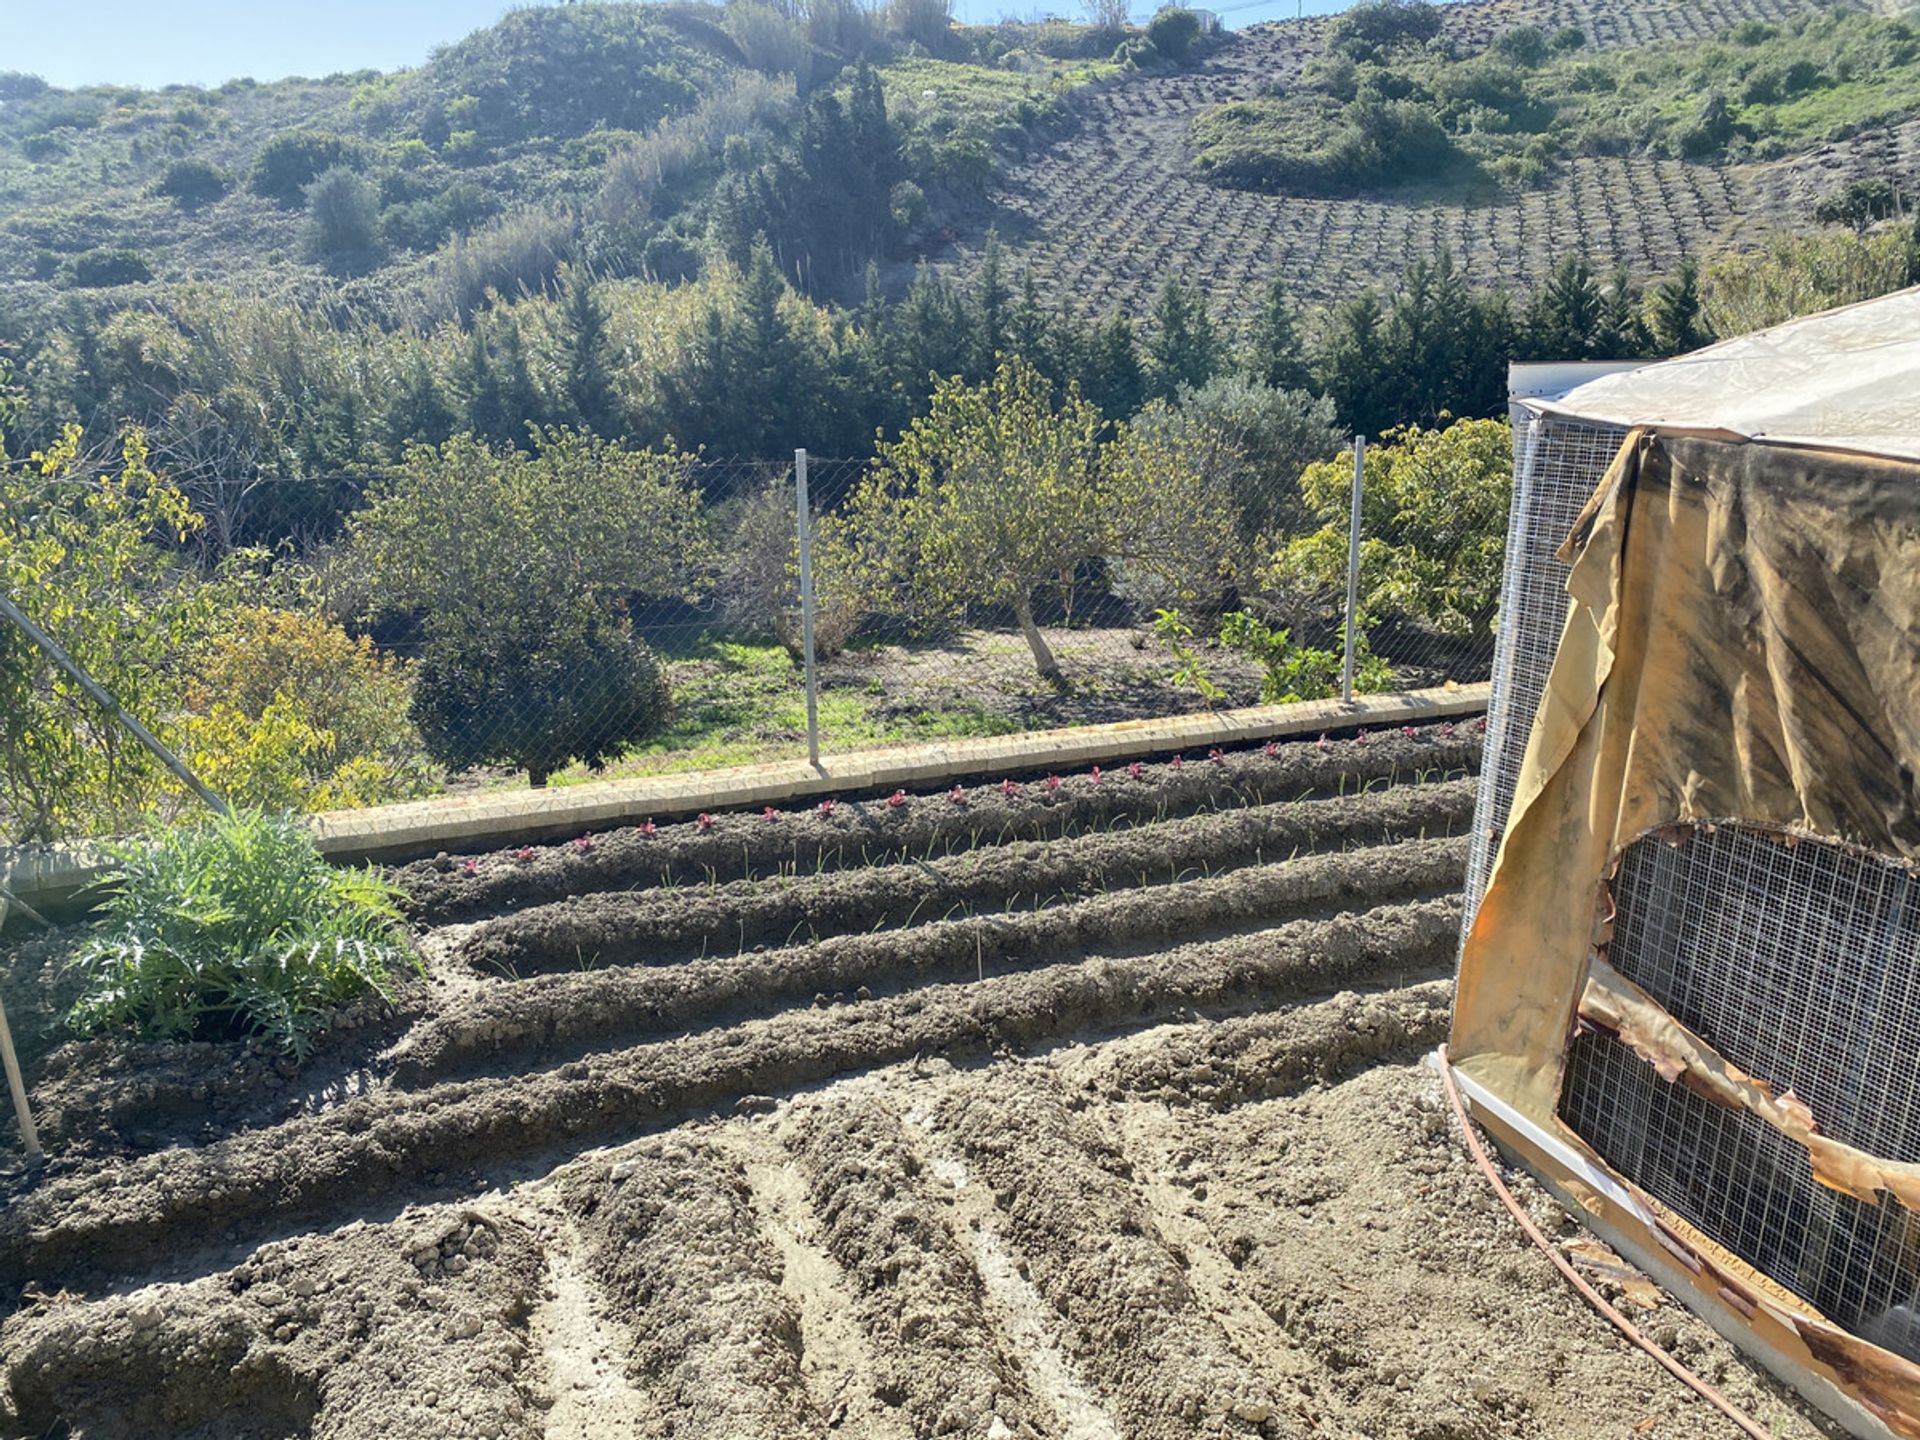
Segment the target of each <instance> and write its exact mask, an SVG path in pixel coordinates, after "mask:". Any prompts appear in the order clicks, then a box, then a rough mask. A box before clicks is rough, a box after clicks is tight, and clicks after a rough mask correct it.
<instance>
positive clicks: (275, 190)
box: [247, 130, 354, 207]
mask: <svg viewBox="0 0 1920 1440" xmlns="http://www.w3.org/2000/svg"><path fill="white" fill-rule="evenodd" d="M353 158H354V157H353V152H352V150H351V149H350V148H349V147H348V145H347V142H346V141H345V140H342V139H341V138H340V137H339V136H338V135H334V134H331V133H329V132H327V131H323V130H289V131H287V132H286V133H285V134H281V135H276V136H274V137H273V139H271V140H269V141H268V142H267V143H266V144H265V145H264V146H263V147H262V148H261V151H260V154H259V156H258V157H257V158H256V159H255V160H254V162H253V170H252V173H250V174H249V175H248V176H247V188H248V189H250V190H252V191H253V193H254V194H256V195H264V196H265V197H266V198H267V199H269V200H273V201H277V202H278V203H280V204H282V205H286V206H289V207H291V206H294V205H298V204H299V203H300V202H301V200H302V198H304V196H305V195H306V190H307V186H309V185H311V184H312V183H313V182H314V181H315V180H316V179H318V178H319V177H320V176H321V175H323V174H325V173H326V172H327V171H329V170H331V169H333V168H334V167H335V166H337V165H346V164H349V163H351V162H352V160H353Z"/></svg>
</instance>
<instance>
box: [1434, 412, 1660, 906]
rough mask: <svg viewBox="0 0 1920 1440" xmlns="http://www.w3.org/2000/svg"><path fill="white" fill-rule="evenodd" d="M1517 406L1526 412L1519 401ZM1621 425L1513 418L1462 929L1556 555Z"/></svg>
mask: <svg viewBox="0 0 1920 1440" xmlns="http://www.w3.org/2000/svg"><path fill="white" fill-rule="evenodd" d="M1520 413H1521V414H1527V413H1528V412H1526V411H1524V410H1522V411H1521V412H1520ZM1626 435H1627V432H1626V431H1625V430H1624V429H1623V428H1621V427H1618V426H1612V425H1595V424H1592V423H1590V422H1586V421H1580V420H1572V419H1567V418H1565V417H1562V416H1558V415H1540V416H1537V417H1534V418H1532V419H1531V420H1530V422H1528V423H1524V424H1516V425H1515V427H1514V432H1513V446H1514V466H1513V475H1514V482H1513V501H1512V504H1511V506H1510V507H1509V510H1508V520H1507V538H1506V548H1505V556H1504V570H1503V574H1502V580H1501V598H1500V625H1499V633H1498V635H1497V636H1496V638H1495V642H1494V647H1493V666H1492V678H1493V696H1492V700H1491V702H1490V704H1489V706H1488V710H1487V742H1486V751H1485V755H1484V758H1483V760H1482V762H1481V771H1480V792H1479V798H1478V801H1477V802H1476V808H1475V812H1474V827H1473V842H1472V845H1471V847H1470V849H1469V851H1468V856H1467V893H1466V913H1465V916H1464V918H1463V923H1462V926H1461V933H1462V935H1463V936H1464V935H1465V933H1466V931H1467V930H1469V929H1471V928H1472V925H1473V916H1474V912H1475V911H1476V910H1477V909H1478V908H1479V905H1480V897H1481V896H1482V895H1483V894H1484V893H1485V891H1486V885H1487V877H1488V874H1489V872H1490V871H1491V870H1492V868H1493V858H1494V855H1495V854H1496V853H1497V852H1498V851H1499V848H1500V837H1501V835H1502V834H1503V833H1504V832H1505V829H1506V823H1507V813H1508V811H1509V810H1511V809H1512V808H1513V796H1514V789H1515V786H1516V784H1517V783H1518V781H1519V778H1520V762H1521V760H1522V759H1523V758H1524V756H1525V754H1526V748H1527V736H1528V733H1529V732H1530V731H1531V730H1532V729H1533V717H1534V712H1535V710H1536V709H1537V708H1538V706H1539V703H1540V696H1541V694H1542V693H1543V692H1544V691H1545V689H1546V685H1547V675H1548V672H1549V671H1551V670H1552V668H1553V656H1554V652H1555V650H1557V649H1558V647H1559V644H1560V631H1561V629H1562V627H1563V626H1564V625H1565V623H1566V615H1567V598H1566V581H1567V566H1566V564H1565V563H1564V562H1562V561H1561V560H1560V559H1559V558H1558V557H1557V555H1556V553H1555V552H1556V551H1558V550H1559V548H1560V546H1561V544H1562V543H1563V542H1564V541H1565V540H1566V538H1567V536H1568V534H1569V533H1571V531H1572V529H1573V524H1574V521H1575V520H1577V519H1578V518H1579V515H1580V510H1581V508H1582V507H1583V506H1584V505H1585V504H1586V503H1587V501H1588V499H1589V498H1590V497H1591V496H1592V495H1593V492H1594V490H1595V489H1596V488H1597V487H1598V485H1599V484H1600V481H1601V479H1602V478H1604V476H1605V475H1606V472H1607V467H1608V466H1609V465H1611V464H1612V463H1613V457H1614V455H1615V454H1616V453H1617V452H1618V451H1619V449H1620V445H1621V442H1622V441H1624V440H1625V439H1626Z"/></svg>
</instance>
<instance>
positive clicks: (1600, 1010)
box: [1449, 367, 1920, 1436]
mask: <svg viewBox="0 0 1920 1440" xmlns="http://www.w3.org/2000/svg"><path fill="white" fill-rule="evenodd" d="M1662 368H1664V367H1662ZM1641 373H1647V372H1641ZM1623 378H1629V379H1630V378H1633V377H1623ZM1569 545H1570V551H1571V558H1572V561H1573V565H1572V572H1571V575H1570V577H1569V580H1568V592H1569V597H1570V604H1569V609H1568V614H1567V619H1566V624H1565V628H1564V631H1563V635H1562V639H1561V643H1560V647H1559V651H1558V654H1557V657H1556V659H1555V662H1554V666H1553V670H1552V674H1551V677H1550V679H1549V681H1548V684H1547V688H1546V692H1545V694H1544V695H1543V697H1542V699H1541V703H1540V708H1539V712H1538V715H1537V717H1536V719H1535V722H1534V727H1533V731H1532V734H1531V736H1530V738H1529V741H1528V746H1527V752H1526V759H1525V762H1524V764H1523V767H1522V770H1521V775H1520V779H1519V785H1518V792H1517V794H1516V797H1515V801H1514V807H1513V811H1512V814H1511V816H1510V818H1509V822H1508V826H1507V829H1506V833H1505V837H1504V840H1503V843H1502V845H1501V848H1500V852H1499V855H1498V858H1497V859H1496V861H1495V864H1494V868H1493V872H1492V877H1491V880H1490V883H1489V887H1488V890H1487V893H1486V896H1485V898H1484V900H1483V901H1482V903H1481V905H1480V907H1479V911H1478V913H1477V916H1476V918H1475V921H1474V924H1473V929H1472V932H1471V934H1470V935H1469V936H1468V938H1467V942H1466V945H1465V949H1464V952H1463V956H1462V960H1461V968H1460V978H1459V987H1458V991H1457V995H1456V1000H1455V1018H1454V1029H1453V1036H1452V1040H1451V1043H1450V1046H1449V1049H1450V1052H1451V1054H1452V1056H1453V1059H1454V1061H1455V1063H1456V1064H1457V1065H1459V1067H1460V1068H1461V1070H1462V1072H1463V1073H1464V1074H1466V1075H1467V1076H1468V1077H1470V1078H1471V1079H1472V1080H1473V1081H1474V1082H1476V1084H1477V1085H1478V1086H1479V1087H1481V1088H1484V1089H1485V1090H1486V1091H1487V1092H1489V1093H1491V1094H1493V1095H1495V1096H1497V1097H1499V1098H1500V1099H1501V1100H1503V1101H1504V1102H1505V1103H1506V1104H1507V1105H1508V1106H1510V1107H1511V1108H1512V1110H1513V1111H1515V1112H1516V1113H1517V1114H1518V1115H1519V1116H1521V1117H1523V1118H1524V1120H1525V1121H1526V1122H1528V1123H1529V1124H1531V1125H1532V1126H1535V1127H1538V1128H1539V1129H1540V1130H1541V1131H1544V1132H1546V1133H1549V1134H1551V1135H1553V1136H1554V1137H1556V1138H1557V1139H1558V1140H1560V1141H1562V1142H1564V1143H1566V1144H1569V1145H1572V1146H1574V1147H1575V1148H1576V1149H1577V1150H1578V1151H1579V1152H1581V1153H1582V1154H1583V1155H1584V1156H1586V1157H1588V1158H1590V1159H1591V1160H1592V1162H1593V1163H1594V1164H1595V1165H1596V1166H1600V1165H1602V1162H1601V1161H1600V1159H1599V1157H1598V1156H1597V1155H1596V1154H1594V1152H1593V1151H1592V1150H1591V1149H1590V1148H1588V1147H1586V1146H1585V1145H1584V1144H1583V1143H1582V1142H1581V1141H1580V1139H1579V1137H1578V1136H1577V1135H1575V1134H1574V1133H1573V1132H1572V1131H1571V1130H1570V1129H1568V1128H1567V1127H1565V1126H1564V1125H1562V1124H1561V1122H1560V1121H1559V1120H1558V1118H1557V1116H1556V1106H1557V1102H1558V1098H1559V1091H1560V1085H1561V1079H1562V1074H1563V1069H1564V1064H1565V1059H1566V1052H1567V1046H1568V1043H1569V1040H1570V1037H1571V1035H1572V1032H1573V1029H1574V1027H1575V1025H1576V1023H1577V1022H1578V1021H1579V1020H1580V1018H1581V1017H1583V1016H1584V1019H1585V1021H1586V1022H1587V1023H1589V1024H1593V1025H1597V1026H1600V1027H1603V1028H1605V1029H1608V1030H1610V1031H1612V1032H1613V1033H1615V1034H1616V1035H1618V1036H1619V1038H1620V1039H1621V1041H1622V1042H1623V1043H1629V1044H1632V1045H1633V1046H1634V1048H1635V1049H1636V1051H1638V1052H1639V1053H1640V1054H1641V1055H1642V1056H1643V1058H1645V1059H1647V1061H1648V1062H1649V1063H1651V1064H1655V1065H1656V1066H1657V1067H1658V1068H1659V1070H1660V1073H1661V1074H1662V1075H1663V1076H1664V1077H1666V1078H1667V1079H1669V1080H1673V1081H1675V1082H1676V1083H1687V1084H1689V1085H1690V1086H1691V1087H1693V1088H1696V1089H1699V1090H1701V1093H1703V1094H1710V1095H1712V1096H1713V1098H1717V1099H1718V1100H1719V1102H1720V1103H1724V1104H1731V1105H1736V1106H1738V1107H1742V1108H1748V1109H1750V1110H1751V1111H1752V1112H1753V1113H1755V1114H1757V1115H1759V1116H1760V1118H1762V1119H1763V1120H1765V1121H1766V1122H1767V1123H1769V1124H1773V1125H1775V1127H1776V1128H1778V1129H1780V1130H1781V1131H1782V1133H1786V1134H1789V1135H1792V1136H1794V1137H1795V1138H1797V1139H1799V1140H1801V1142H1802V1143H1808V1141H1809V1140H1810V1139H1812V1138H1814V1137H1815V1135H1816V1131H1817V1117H1816V1118H1813V1119H1809V1117H1806V1116H1804V1114H1802V1113H1800V1111H1799V1110H1797V1109H1796V1106H1795V1102H1794V1101H1793V1099H1792V1097H1791V1095H1790V1094H1784V1095H1783V1094H1776V1093H1775V1092H1774V1091H1773V1090H1772V1089H1771V1088H1769V1087H1768V1086H1767V1085H1766V1084H1765V1083H1764V1082H1761V1081H1757V1080H1755V1079H1754V1077H1748V1076H1744V1075H1741V1074H1739V1072H1738V1071H1737V1070H1735V1069H1734V1068H1733V1067H1731V1066H1730V1065H1728V1064H1727V1063H1726V1062H1725V1061H1724V1060H1722V1059H1721V1058H1720V1057H1717V1056H1714V1055H1713V1054H1712V1051H1711V1048H1710V1047H1708V1046H1707V1045H1706V1044H1705V1042H1703V1041H1701V1040H1700V1039H1699V1037H1697V1036H1693V1035H1690V1034H1689V1033H1687V1032H1686V1031H1685V1030H1684V1027H1681V1026H1679V1025H1678V1023H1677V1022H1675V1021H1673V1020H1672V1019H1671V1017H1670V1016H1667V1015H1666V1014H1665V1012H1664V1011H1662V1010H1661V1009H1660V1007H1659V1006H1658V1005H1657V1004H1656V1003H1655V1002H1654V1001H1653V1000H1652V999H1651V998H1650V997H1647V996H1646V995H1645V994H1644V993H1643V992H1638V991H1636V990H1635V988H1634V987H1632V986H1631V985H1629V984H1627V983H1626V982H1624V981H1622V980H1620V979H1619V977H1617V976H1614V975H1612V974H1611V972H1610V971H1608V970H1607V969H1606V968H1605V966H1604V964H1603V963H1598V964H1597V963H1596V962H1597V960H1598V956H1597V954H1596V946H1600V947H1604V944H1605V942H1606V940H1607V937H1608V926H1609V922H1610V919H1611V901H1610V898H1609V893H1608V887H1607V881H1608V878H1609V876H1610V874H1611V873H1612V871H1613V867H1614V866H1615V865H1616V863H1617V861H1618V858H1619V856H1620V853H1621V851H1622V849H1623V848H1624V847H1625V846H1627V845H1628V844H1629V843H1631V842H1633V841H1634V840H1635V839H1637V838H1638V837H1641V836H1643V835H1646V834H1648V833H1651V832H1657V831H1660V830H1662V829H1663V827H1669V826H1673V825H1676V824H1678V825H1684V824H1686V823H1688V822H1710V821H1713V820H1715V819H1724V818H1727V817H1739V818H1740V819H1742V820H1743V821H1752V822H1761V823H1765V822H1772V823H1774V824H1776V825H1778V826H1780V827H1782V829H1783V831H1786V832H1811V833H1814V834H1817V835H1821V836H1826V837H1831V838H1833V839H1835V840H1839V841H1843V842H1847V843H1850V844H1854V845H1860V846H1864V847H1867V848H1869V849H1872V850H1874V851H1878V852H1882V853H1885V854H1891V855H1895V856H1902V857H1906V858H1908V859H1910V860H1912V859H1920V778H1916V777H1917V776H1920V464H1915V463H1912V462H1906V461H1894V460H1886V459H1876V458H1869V457H1865V456H1861V455H1857V454H1837V453H1834V452H1831V451H1819V450H1813V449H1805V448H1791V447H1782V446H1776V445H1762V444H1752V443H1743V442H1739V441H1730V440H1720V439H1711V438H1704V437H1701V436H1698V435H1691V436H1676V435H1672V434H1665V433H1660V432H1656V431H1652V430H1647V429H1641V430H1636V431H1634V432H1633V433H1632V434H1631V435H1630V436H1629V438H1628V440H1627V443H1626V444H1625V445H1624V446H1623V447H1622V449H1621V451H1620V453H1619V456H1618V457H1617V458H1616V460H1615V462H1614V464H1613V466H1612V468H1611V469H1610V471H1609V472H1608V474H1607V477H1606V480H1605V482H1604V483H1603V484H1602V486H1601V488H1600V490H1599V491H1598V492H1597V493H1596V495H1595V497H1594V499H1593V500H1592V502H1591V503H1590V504H1589V505H1588V507H1587V510H1586V513H1585V514H1584V515H1583V517H1582V519H1581V522H1580V524H1579V526H1578V528H1577V529H1576V532H1575V535H1574V536H1573V538H1572V540H1571V541H1570V542H1569ZM1716 1086H1718V1087H1720V1089H1719V1091H1718V1094H1717V1095H1714V1094H1713V1092H1714V1090H1715V1087H1716ZM1743 1086H1744V1087H1745V1088H1744V1089H1743V1088H1742V1087H1743ZM1782 1088H1783V1089H1784V1087H1782ZM1821 1148H1822V1147H1821V1146H1819V1145H1816V1144H1810V1145H1809V1163H1810V1164H1813V1165H1814V1167H1815V1173H1816V1175H1817V1176H1818V1178H1820V1179H1822V1180H1823V1181H1824V1182H1826V1183H1829V1184H1834V1185H1836V1186H1838V1187H1839V1188H1846V1189H1849V1190H1851V1191H1852V1192H1854V1193H1861V1192H1865V1193H1866V1194H1868V1195H1871V1194H1872V1193H1873V1192H1875V1191H1876V1190H1878V1189H1886V1190H1889V1191H1891V1192H1893V1193H1895V1194H1897V1195H1899V1196H1900V1197H1901V1198H1902V1199H1904V1200H1908V1202H1909V1203H1914V1204H1916V1205H1920V1174H1915V1173H1910V1172H1911V1170H1912V1167H1901V1166H1895V1165H1891V1164H1889V1163H1887V1162H1884V1161H1882V1160H1880V1159H1878V1158H1877V1157H1873V1156H1865V1155H1861V1154H1859V1153H1858V1152H1852V1151H1848V1150H1846V1147H1843V1146H1833V1145H1831V1144H1829V1145H1828V1146H1827V1147H1826V1153H1824V1154H1821V1153H1817V1152H1819V1151H1820V1150H1821ZM1603 1168H1604V1167H1603ZM1642 1198H1643V1199H1644V1198H1646V1197H1642ZM1649 1204H1651V1202H1649ZM1675 1229H1676V1231H1677V1232H1678V1233H1681V1234H1683V1235H1686V1237H1687V1240H1688V1243H1689V1244H1690V1245H1691V1246H1692V1248H1693V1250H1694V1251H1695V1254H1696V1258H1697V1260H1698V1261H1699V1262H1700V1263H1701V1264H1703V1265H1704V1266H1705V1267H1706V1268H1707V1270H1708V1271H1710V1272H1711V1273H1714V1274H1716V1275H1722V1276H1726V1277H1733V1276H1735V1275H1738V1274H1739V1273H1740V1272H1742V1271H1743V1270H1744V1269H1745V1267H1743V1266H1742V1265H1741V1264H1740V1262H1738V1260H1737V1259H1736V1257H1733V1256H1731V1255H1728V1254H1726V1253H1725V1252H1723V1251H1719V1250H1718V1249H1717V1248H1716V1247H1714V1246H1713V1245H1712V1243H1711V1242H1709V1241H1706V1240H1705V1239H1704V1237H1701V1236H1699V1235H1698V1234H1697V1233H1691V1232H1688V1231H1687V1228H1686V1227H1684V1226H1677V1227H1675ZM1749 1278H1750V1277H1749ZM1726 1283H1727V1284H1729V1285H1733V1284H1736V1282H1735V1281H1734V1280H1732V1279H1731V1278H1729V1279H1728V1280H1727V1282H1726ZM1761 1288H1765V1287H1761ZM1729 1293H1731V1292H1729ZM1771 1299H1772V1300H1774V1301H1779V1300H1784V1301H1786V1302H1787V1305H1788V1307H1789V1309H1791V1308H1792V1307H1793V1305H1794V1303H1795V1302H1793V1301H1792V1297H1791V1296H1787V1295H1785V1293H1784V1292H1777V1293H1773V1294H1772V1295H1771ZM1801 1308H1802V1309H1804V1307H1801ZM1785 1333H1786V1334H1787V1336H1788V1338H1789V1340H1790V1341H1791V1342H1792V1343H1793V1344H1794V1345H1795V1346H1797V1347H1798V1350H1799V1352H1800V1353H1799V1354H1798V1355H1797V1356H1796V1358H1802V1359H1804V1360H1805V1362H1806V1363H1807V1364H1809V1365H1811V1366H1813V1367H1814V1368H1815V1369H1816V1370H1818V1371H1819V1373H1822V1374H1826V1375H1829V1376H1836V1377H1839V1378H1840V1379H1841V1380H1842V1383H1844V1384H1845V1385H1846V1386H1847V1388H1848V1390H1849V1392H1850V1393H1852V1394H1854V1395H1855V1396H1856V1398H1860V1399H1861V1400H1862V1403H1864V1404H1866V1405H1867V1407H1868V1408H1869V1409H1870V1410H1872V1411H1873V1413H1875V1414H1877V1415H1879V1416H1881V1418H1882V1419H1883V1420H1885V1421H1886V1423H1887V1424H1888V1425H1889V1427H1890V1428H1892V1429H1893V1430H1894V1432H1895V1433H1897V1434H1905V1435H1915V1436H1920V1368H1916V1367H1915V1366H1913V1365H1911V1364H1908V1363H1907V1362H1905V1361H1902V1360H1899V1359H1897V1358H1895V1357H1892V1356H1889V1355H1887V1354H1886V1353H1885V1352H1882V1351H1878V1350H1875V1349H1873V1348H1872V1347H1870V1346H1865V1345H1863V1344H1861V1343H1860V1342H1858V1341H1856V1340H1854V1339H1852V1337H1850V1336H1848V1335H1846V1334H1845V1332H1844V1331H1841V1330H1839V1329H1838V1328H1836V1327H1832V1326H1829V1325H1826V1324H1824V1323H1823V1322H1822V1320H1821V1319H1820V1317H1818V1316H1817V1315H1813V1314H1811V1312H1806V1313H1805V1314H1803V1315H1799V1316H1797V1317H1796V1318H1795V1319H1794V1320H1793V1321H1792V1323H1791V1324H1789V1325H1787V1326H1786V1329H1785Z"/></svg>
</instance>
